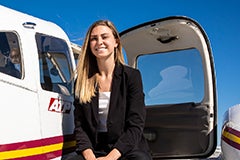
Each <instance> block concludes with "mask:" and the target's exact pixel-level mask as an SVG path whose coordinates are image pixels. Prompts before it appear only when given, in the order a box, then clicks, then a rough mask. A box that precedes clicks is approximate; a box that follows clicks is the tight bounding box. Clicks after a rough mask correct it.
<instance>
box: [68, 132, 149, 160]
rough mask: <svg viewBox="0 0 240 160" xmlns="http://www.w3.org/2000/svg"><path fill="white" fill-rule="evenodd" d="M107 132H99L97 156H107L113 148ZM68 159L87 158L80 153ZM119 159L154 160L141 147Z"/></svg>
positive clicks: (79, 159) (81, 159)
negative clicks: (108, 140)
mask: <svg viewBox="0 0 240 160" xmlns="http://www.w3.org/2000/svg"><path fill="white" fill-rule="evenodd" d="M106 142H107V133H98V144H97V146H96V148H95V149H96V151H94V153H95V156H96V157H103V156H106V155H107V154H108V153H109V152H110V151H111V149H112V146H113V145H112V144H106ZM67 160H85V159H84V157H83V156H82V155H81V154H79V155H76V156H74V157H72V158H70V159H67ZM119 160H152V158H151V155H150V153H149V152H144V151H142V150H140V149H134V150H133V151H130V152H129V153H127V154H126V155H124V156H122V157H121V158H119Z"/></svg>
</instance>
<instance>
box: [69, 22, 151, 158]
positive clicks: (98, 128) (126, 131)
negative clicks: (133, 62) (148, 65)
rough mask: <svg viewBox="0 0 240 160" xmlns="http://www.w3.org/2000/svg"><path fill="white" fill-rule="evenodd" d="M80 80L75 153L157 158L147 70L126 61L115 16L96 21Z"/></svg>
mask: <svg viewBox="0 0 240 160" xmlns="http://www.w3.org/2000/svg"><path fill="white" fill-rule="evenodd" d="M75 84H76V85H75V86H76V87H75V101H74V104H75V111H74V116H75V134H76V141H77V150H76V151H77V153H78V156H77V157H74V158H76V159H81V160H84V159H105V158H106V159H111V160H117V159H128V160H135V159H137V160H151V159H152V158H151V155H150V153H149V152H148V145H147V143H146V140H145V137H144V136H143V127H144V123H145V109H144V107H145V103H144V94H143V87H142V81H141V74H140V72H139V70H137V69H134V68H131V67H129V66H126V65H125V64H124V59H123V53H122V45H121V41H120V37H119V34H118V32H117V30H116V28H115V26H114V25H113V23H112V22H110V21H108V20H99V21H96V22H95V23H93V24H92V25H91V26H90V28H89V30H88V32H87V35H86V38H85V42H84V44H83V47H82V54H81V55H80V58H79V61H78V66H77V79H76V83H75ZM86 95H87V96H86Z"/></svg>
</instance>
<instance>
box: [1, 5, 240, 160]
mask: <svg viewBox="0 0 240 160" xmlns="http://www.w3.org/2000/svg"><path fill="white" fill-rule="evenodd" d="M0 19H1V24H0V88H1V90H0V97H1V101H0V109H1V112H0V128H1V134H0V159H22V160H25V159H28V160H30V159H62V160H64V159H67V158H69V157H71V156H72V155H74V154H75V152H74V150H75V145H76V142H75V140H74V135H73V129H74V118H73V110H74V106H73V100H74V97H73V91H74V86H73V85H74V71H75V68H76V63H77V58H78V55H79V54H81V46H80V45H77V44H74V43H72V42H71V41H70V40H69V38H68V36H67V35H66V33H65V32H64V31H63V30H62V29H61V28H60V27H59V26H58V25H56V24H54V23H52V22H49V21H46V20H42V19H39V18H37V17H33V16H31V15H27V14H24V13H21V12H19V11H16V10H13V9H10V8H7V7H4V6H0ZM120 35H121V41H122V43H123V47H124V51H125V53H126V61H127V63H128V65H130V66H132V67H135V68H138V69H139V70H140V71H141V74H142V80H143V86H144V93H145V102H146V111H147V117H146V125H145V129H144V135H145V137H146V139H147V140H148V144H149V146H150V149H151V152H152V157H153V159H154V160H155V159H156V160H157V159H212V158H216V159H219V158H224V159H225V160H233V159H234V160H236V159H239V157H240V152H239V149H240V147H239V144H240V142H239V137H240V134H239V133H240V128H239V127H238V124H239V122H240V119H239V116H238V115H239V114H238V113H239V112H240V109H239V108H240V107H239V106H236V107H233V108H229V111H228V112H227V113H226V115H227V116H226V118H225V123H224V125H223V127H222V139H221V150H220V151H219V148H218V147H217V96H216V95H217V89H216V76H215V68H214V59H213V56H212V52H211V46H210V43H209V40H208V37H207V34H206V33H205V32H204V30H203V28H202V27H201V26H200V25H199V24H198V23H197V22H196V21H194V20H193V19H190V18H188V17H182V16H176V17H167V18H164V19H158V20H154V21H151V22H146V23H143V24H140V25H137V26H135V27H132V28H129V29H127V30H125V31H123V32H121V33H120ZM216 151H218V152H219V154H217V155H216V156H215V153H216ZM213 156H215V157H213Z"/></svg>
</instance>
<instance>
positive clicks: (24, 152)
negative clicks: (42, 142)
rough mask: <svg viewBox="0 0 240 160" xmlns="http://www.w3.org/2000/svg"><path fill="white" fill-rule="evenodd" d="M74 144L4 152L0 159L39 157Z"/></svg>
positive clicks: (68, 143)
mask: <svg viewBox="0 0 240 160" xmlns="http://www.w3.org/2000/svg"><path fill="white" fill-rule="evenodd" d="M75 144H76V142H75V141H71V142H65V143H64V146H63V143H57V144H52V145H47V146H41V147H34V148H27V149H19V150H14V151H5V152H0V159H10V158H21V157H28V156H34V155H40V154H45V153H49V152H54V151H58V150H62V149H65V148H70V147H73V146H75Z"/></svg>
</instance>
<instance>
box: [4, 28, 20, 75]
mask: <svg viewBox="0 0 240 160" xmlns="http://www.w3.org/2000/svg"><path fill="white" fill-rule="evenodd" d="M21 57H22V56H21V52H20V48H19V41H18V37H17V35H16V33H14V32H0V72H2V73H5V74H7V75H10V76H13V77H15V78H19V79H21V78H22V59H21Z"/></svg>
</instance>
